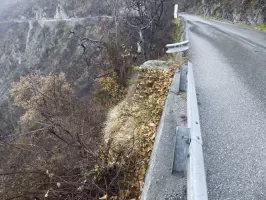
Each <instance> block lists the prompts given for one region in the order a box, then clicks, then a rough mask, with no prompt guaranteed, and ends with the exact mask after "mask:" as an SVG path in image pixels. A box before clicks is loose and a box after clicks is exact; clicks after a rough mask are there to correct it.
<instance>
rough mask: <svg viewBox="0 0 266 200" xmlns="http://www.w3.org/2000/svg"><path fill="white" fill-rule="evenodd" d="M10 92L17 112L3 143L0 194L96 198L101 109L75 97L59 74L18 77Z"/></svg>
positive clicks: (26, 196) (100, 193)
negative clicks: (13, 129) (4, 153)
mask: <svg viewBox="0 0 266 200" xmlns="http://www.w3.org/2000/svg"><path fill="white" fill-rule="evenodd" d="M11 96H12V97H13V99H14V104H15V105H16V106H18V107H19V108H20V109H21V110H22V113H23V114H22V116H21V118H20V127H18V129H17V131H16V132H15V133H14V135H13V138H12V139H10V140H9V141H8V142H7V143H6V144H5V147H6V149H8V151H9V156H10V158H9V159H8V162H7V163H6V164H5V165H3V166H1V173H0V175H1V182H2V184H1V194H0V195H1V197H2V198H3V199H43V198H44V197H45V196H48V197H47V198H48V199H79V198H82V199H94V198H96V199H97V198H99V197H100V196H101V195H102V194H104V193H105V192H104V191H105V190H103V189H101V188H100V187H99V186H97V183H94V181H93V176H94V175H93V174H94V173H93V169H94V166H95V163H97V159H98V149H99V145H100V143H101V138H102V137H101V123H100V122H102V121H104V112H103V110H102V108H101V107H100V106H99V105H98V104H96V103H95V102H93V101H79V100H78V99H76V98H75V95H74V92H73V88H72V87H71V85H70V84H68V83H67V81H66V79H65V76H64V74H58V75H48V76H42V75H40V74H39V73H37V74H35V75H31V76H27V77H23V78H21V80H20V82H18V83H17V84H15V85H14V86H13V88H12V89H11Z"/></svg>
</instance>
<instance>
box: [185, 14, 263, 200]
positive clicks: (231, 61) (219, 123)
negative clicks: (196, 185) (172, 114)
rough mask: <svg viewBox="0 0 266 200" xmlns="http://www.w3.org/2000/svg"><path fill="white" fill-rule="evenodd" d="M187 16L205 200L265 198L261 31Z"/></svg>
mask: <svg viewBox="0 0 266 200" xmlns="http://www.w3.org/2000/svg"><path fill="white" fill-rule="evenodd" d="M183 17H184V18H185V19H186V20H187V22H188V32H189V40H190V42H191V43H190V45H191V51H190V53H191V58H190V60H191V61H192V63H193V66H194V73H195V81H196V88H197V93H198V101H199V112H200V118H201V128H202V134H203V142H204V160H205V168H206V174H207V185H208V193H209V199H210V200H242V199H243V200H252V199H255V200H265V199H266V33H262V32H259V31H255V30H253V29H248V28H244V27H241V26H238V25H233V24H228V23H225V22H217V21H214V20H206V19H202V18H199V17H195V16H190V15H183Z"/></svg>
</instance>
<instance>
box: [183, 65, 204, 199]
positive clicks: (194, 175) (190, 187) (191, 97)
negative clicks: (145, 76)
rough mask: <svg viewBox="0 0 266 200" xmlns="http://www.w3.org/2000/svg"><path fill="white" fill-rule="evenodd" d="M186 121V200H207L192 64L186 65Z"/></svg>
mask: <svg viewBox="0 0 266 200" xmlns="http://www.w3.org/2000/svg"><path fill="white" fill-rule="evenodd" d="M187 79H188V80H187V81H188V86H187V96H188V97H187V112H188V113H187V120H188V128H190V145H189V157H188V164H187V199H188V200H208V193H207V183H206V175H205V167H204V159H203V151H202V144H203V142H202V136H201V129H200V121H199V111H198V103H197V95H196V89H195V81H194V74H193V67H192V63H190V62H189V63H188V75H187Z"/></svg>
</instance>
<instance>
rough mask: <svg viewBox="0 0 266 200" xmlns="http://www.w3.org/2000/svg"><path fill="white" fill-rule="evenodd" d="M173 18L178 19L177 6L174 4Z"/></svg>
mask: <svg viewBox="0 0 266 200" xmlns="http://www.w3.org/2000/svg"><path fill="white" fill-rule="evenodd" d="M174 18H175V19H176V18H178V4H175V12H174Z"/></svg>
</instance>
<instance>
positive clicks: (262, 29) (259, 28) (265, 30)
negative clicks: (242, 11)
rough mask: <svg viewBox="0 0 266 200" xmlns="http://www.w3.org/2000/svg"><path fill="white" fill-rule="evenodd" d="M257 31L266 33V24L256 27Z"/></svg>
mask: <svg viewBox="0 0 266 200" xmlns="http://www.w3.org/2000/svg"><path fill="white" fill-rule="evenodd" d="M255 29H257V30H259V31H264V32H266V24H260V25H258V26H255Z"/></svg>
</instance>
